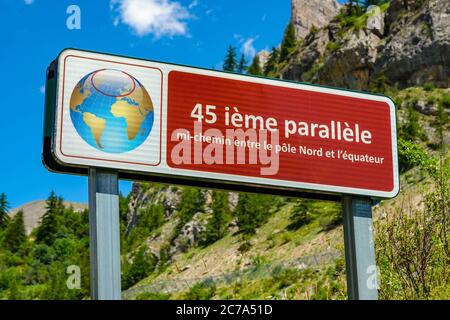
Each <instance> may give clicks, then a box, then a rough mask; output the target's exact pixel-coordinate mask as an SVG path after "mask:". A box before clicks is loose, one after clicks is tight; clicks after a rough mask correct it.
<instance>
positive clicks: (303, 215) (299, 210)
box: [288, 199, 310, 230]
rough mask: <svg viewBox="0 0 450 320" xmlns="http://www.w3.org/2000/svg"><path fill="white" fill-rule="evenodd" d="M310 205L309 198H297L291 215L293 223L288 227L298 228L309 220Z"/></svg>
mask: <svg viewBox="0 0 450 320" xmlns="http://www.w3.org/2000/svg"><path fill="white" fill-rule="evenodd" d="M309 207H310V201H309V200H300V199H299V200H297V202H296V203H295V205H294V208H293V210H292V213H291V216H290V220H291V223H290V224H289V226H288V229H290V230H296V229H298V228H300V227H301V226H303V225H305V224H306V223H308V222H309V214H308V211H309Z"/></svg>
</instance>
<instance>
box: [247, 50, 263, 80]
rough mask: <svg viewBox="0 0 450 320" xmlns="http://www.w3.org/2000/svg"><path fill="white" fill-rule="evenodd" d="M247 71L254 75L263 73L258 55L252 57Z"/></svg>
mask: <svg viewBox="0 0 450 320" xmlns="http://www.w3.org/2000/svg"><path fill="white" fill-rule="evenodd" d="M247 73H248V74H252V75H255V76H261V75H262V74H263V72H262V69H261V62H260V61H259V56H258V55H255V56H254V57H253V60H252V64H251V65H250V66H249V67H248V69H247Z"/></svg>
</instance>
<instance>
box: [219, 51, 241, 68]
mask: <svg viewBox="0 0 450 320" xmlns="http://www.w3.org/2000/svg"><path fill="white" fill-rule="evenodd" d="M236 56H237V55H236V48H235V47H233V46H232V45H230V46H229V47H228V49H227V54H226V55H225V61H224V63H223V67H222V69H223V70H225V71H231V72H234V71H236V68H237V66H238V64H237V59H236Z"/></svg>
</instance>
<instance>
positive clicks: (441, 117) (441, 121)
mask: <svg viewBox="0 0 450 320" xmlns="http://www.w3.org/2000/svg"><path fill="white" fill-rule="evenodd" d="M433 126H434V128H435V130H436V133H437V136H438V139H439V148H440V150H441V152H442V153H445V150H444V148H445V146H446V144H445V139H444V136H445V133H446V132H448V126H449V116H448V113H447V111H445V102H444V99H442V100H441V101H439V103H438V110H437V116H436V119H435V121H434V123H433Z"/></svg>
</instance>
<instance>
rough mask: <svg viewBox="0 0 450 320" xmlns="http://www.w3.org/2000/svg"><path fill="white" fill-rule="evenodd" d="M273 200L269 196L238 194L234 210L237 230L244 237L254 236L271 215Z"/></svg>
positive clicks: (274, 203) (274, 202)
mask: <svg viewBox="0 0 450 320" xmlns="http://www.w3.org/2000/svg"><path fill="white" fill-rule="evenodd" d="M275 199H276V198H275V197H274V196H270V195H259V194H251V193H240V194H239V200H238V203H237V205H236V209H235V216H236V218H237V224H238V226H239V230H240V231H241V232H242V233H243V234H244V235H251V234H254V233H255V232H256V228H258V227H259V226H261V225H262V224H263V223H264V222H266V221H267V219H268V218H269V216H270V215H271V214H272V213H273V211H274V210H273V209H274V205H276V201H275Z"/></svg>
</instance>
